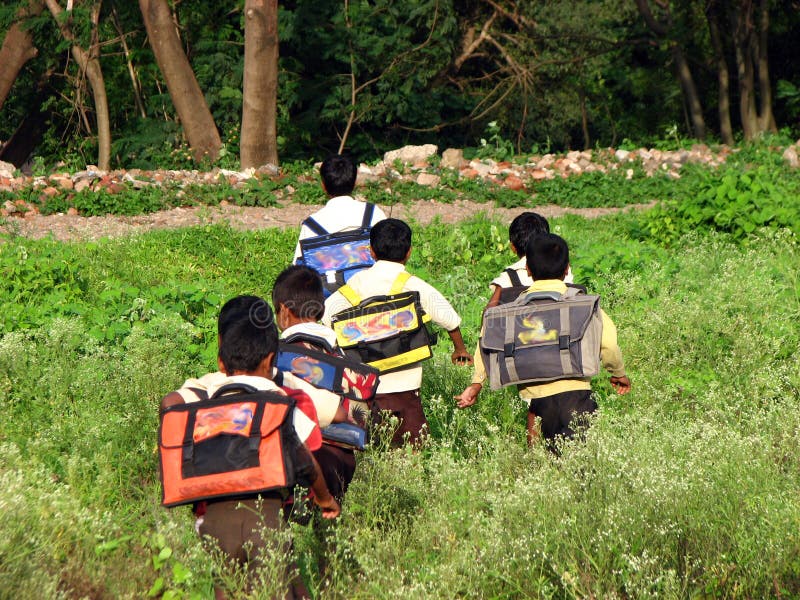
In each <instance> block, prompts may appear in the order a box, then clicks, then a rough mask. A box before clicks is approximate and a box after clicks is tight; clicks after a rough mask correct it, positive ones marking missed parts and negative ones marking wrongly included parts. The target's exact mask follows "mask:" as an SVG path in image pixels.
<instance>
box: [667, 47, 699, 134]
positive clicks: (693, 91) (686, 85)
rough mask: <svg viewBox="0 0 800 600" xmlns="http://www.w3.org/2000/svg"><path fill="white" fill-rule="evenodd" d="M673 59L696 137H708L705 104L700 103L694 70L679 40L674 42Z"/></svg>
mask: <svg viewBox="0 0 800 600" xmlns="http://www.w3.org/2000/svg"><path fill="white" fill-rule="evenodd" d="M671 50H672V59H673V60H674V61H675V70H676V72H677V74H678V80H679V81H680V82H681V89H682V90H683V98H684V100H685V101H686V108H687V110H688V111H689V118H690V119H691V121H692V130H693V131H694V137H696V138H697V139H699V140H702V139H705V137H706V120H705V117H703V106H702V105H701V104H700V95H699V94H698V93H697V87H696V86H695V85H694V78H693V77H692V71H691V69H689V63H688V62H686V57H685V56H684V55H683V50H681V48H680V46H679V45H678V44H677V42H673V43H672V49H671Z"/></svg>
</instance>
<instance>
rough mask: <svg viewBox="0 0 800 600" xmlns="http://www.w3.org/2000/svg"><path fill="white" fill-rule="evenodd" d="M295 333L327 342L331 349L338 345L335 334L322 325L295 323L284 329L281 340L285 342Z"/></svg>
mask: <svg viewBox="0 0 800 600" xmlns="http://www.w3.org/2000/svg"><path fill="white" fill-rule="evenodd" d="M296 333H304V334H306V335H312V336H314V337H318V338H322V339H323V340H325V341H326V342H328V344H329V345H330V347H331V348H336V346H337V345H338V344H337V342H336V332H335V331H334V330H333V329H331V328H330V327H327V326H325V325H323V324H322V323H312V322H309V323H297V324H296V325H292V326H291V327H287V328H286V329H284V330H283V332H282V333H281V339H282V340H285V339H287V338H289V337H291V336H293V335H295V334H296Z"/></svg>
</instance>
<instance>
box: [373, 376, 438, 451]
mask: <svg viewBox="0 0 800 600" xmlns="http://www.w3.org/2000/svg"><path fill="white" fill-rule="evenodd" d="M370 406H371V410H372V421H373V424H375V425H379V424H380V423H381V422H382V420H383V416H382V414H381V413H383V412H387V411H388V412H390V413H391V414H392V416H395V417H397V418H398V419H399V420H400V424H399V426H398V428H397V430H396V431H395V432H394V435H393V436H392V447H395V448H397V447H399V446H402V445H403V442H404V438H405V436H406V434H408V442H409V443H410V444H413V445H415V446H416V445H418V444H419V442H420V441H421V438H422V434H423V431H427V429H428V420H427V419H426V418H425V413H424V412H423V410H422V400H421V399H420V395H419V390H409V391H407V392H392V393H391V394H376V395H375V397H374V398H373V399H372V401H371V403H370Z"/></svg>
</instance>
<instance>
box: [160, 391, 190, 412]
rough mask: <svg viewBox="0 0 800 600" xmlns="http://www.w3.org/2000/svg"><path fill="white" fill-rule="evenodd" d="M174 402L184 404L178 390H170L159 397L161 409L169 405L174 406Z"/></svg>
mask: <svg viewBox="0 0 800 600" xmlns="http://www.w3.org/2000/svg"><path fill="white" fill-rule="evenodd" d="M176 404H186V402H185V401H184V399H183V396H181V395H180V394H179V393H178V392H170V393H169V394H167V395H166V396H164V397H163V398H162V399H161V410H162V411H164V410H165V409H167V408H169V407H170V406H175V405H176Z"/></svg>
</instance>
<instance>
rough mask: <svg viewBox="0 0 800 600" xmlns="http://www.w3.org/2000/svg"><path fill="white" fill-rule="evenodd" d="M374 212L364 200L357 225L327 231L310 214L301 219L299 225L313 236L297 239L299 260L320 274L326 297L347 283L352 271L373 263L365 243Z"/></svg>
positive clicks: (372, 207)
mask: <svg viewBox="0 0 800 600" xmlns="http://www.w3.org/2000/svg"><path fill="white" fill-rule="evenodd" d="M374 212H375V205H374V204H372V203H367V205H366V206H365V207H364V217H363V218H362V220H361V227H359V228H358V229H353V230H350V231H340V232H337V233H328V231H327V230H326V229H325V228H324V227H322V225H320V224H319V223H317V221H315V220H314V218H313V217H308V218H307V219H306V220H305V221H303V225H305V226H306V227H308V228H309V229H310V230H311V231H313V232H314V233H315V234H316V236H314V237H310V238H306V239H303V240H300V252H301V254H302V259H301V261H302V264H304V265H306V266H307V267H311V268H312V269H314V270H315V271H316V272H317V273H319V274H320V277H321V278H322V286H323V288H324V294H325V297H326V298H327V297H328V296H330V295H331V294H332V293H333V292H335V291H336V290H338V289H339V288H340V287H342V286H343V285H344V284H345V283H347V281H348V280H349V279H350V277H352V276H353V275H354V274H355V273H357V272H358V271H361V270H362V269H366V268H367V267H370V266H372V265H373V264H374V263H375V261H374V260H373V258H372V254H370V244H369V232H370V229H371V223H372V215H373V213H374Z"/></svg>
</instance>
